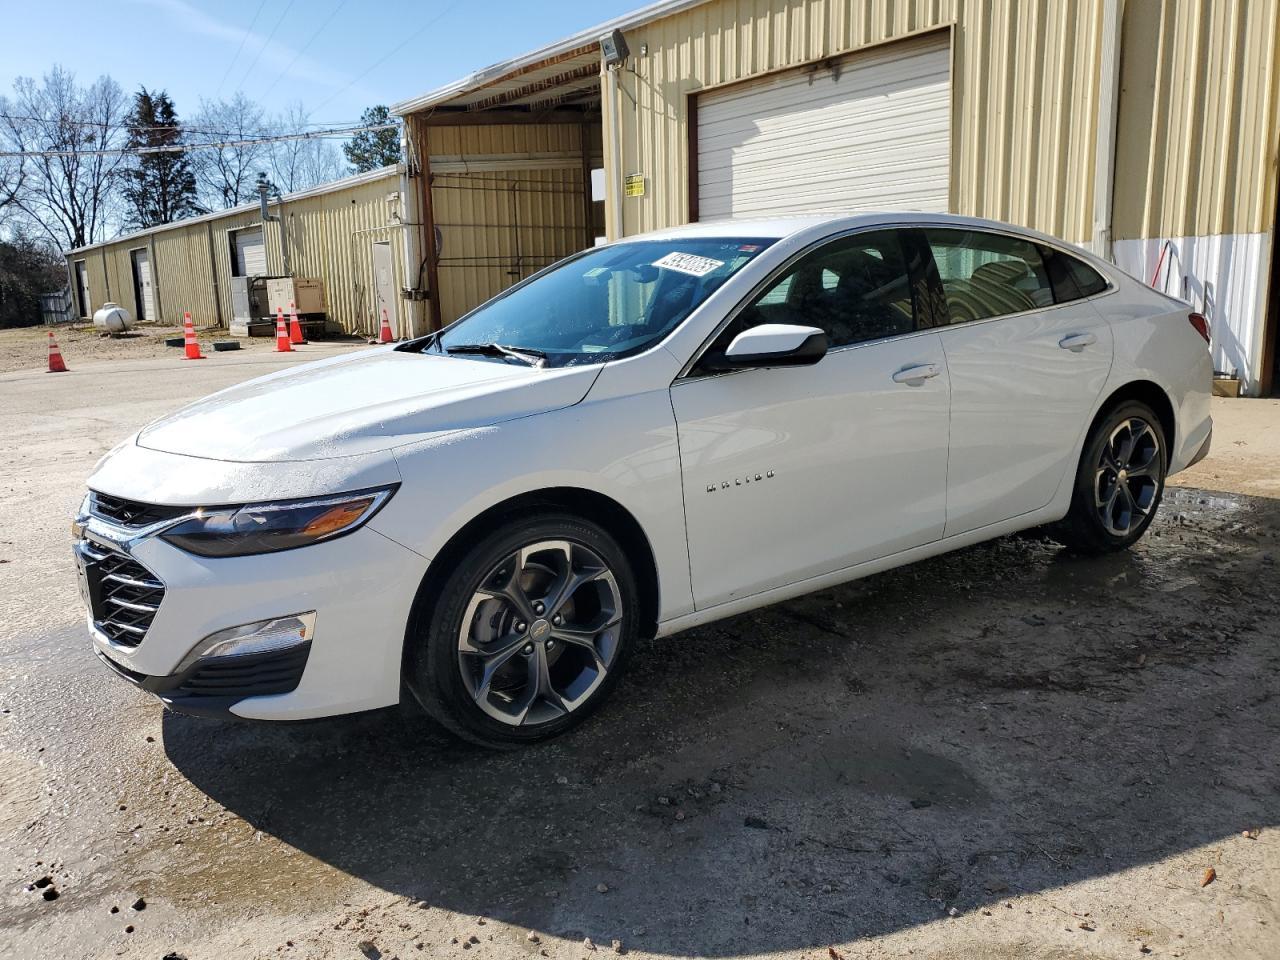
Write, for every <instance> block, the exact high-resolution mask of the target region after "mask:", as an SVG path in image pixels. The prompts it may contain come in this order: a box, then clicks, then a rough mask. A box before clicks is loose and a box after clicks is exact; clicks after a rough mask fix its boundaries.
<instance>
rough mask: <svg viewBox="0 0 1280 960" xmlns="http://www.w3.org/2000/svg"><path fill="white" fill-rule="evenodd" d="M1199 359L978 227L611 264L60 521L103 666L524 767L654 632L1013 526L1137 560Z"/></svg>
mask: <svg viewBox="0 0 1280 960" xmlns="http://www.w3.org/2000/svg"><path fill="white" fill-rule="evenodd" d="M1207 337H1208V333H1207V329H1206V327H1205V322H1204V319H1203V318H1202V317H1200V316H1199V315H1197V314H1194V313H1189V312H1188V307H1187V305H1186V304H1184V303H1182V302H1180V301H1177V300H1173V299H1171V298H1169V297H1167V296H1164V295H1162V294H1160V293H1157V292H1155V291H1154V290H1151V289H1149V288H1148V287H1146V286H1144V285H1143V284H1141V283H1139V282H1137V281H1135V280H1133V279H1132V278H1130V277H1128V276H1126V275H1124V274H1123V273H1121V272H1119V271H1118V270H1117V269H1116V268H1115V267H1114V266H1112V265H1111V264H1109V263H1106V262H1104V261H1101V260H1098V259H1096V258H1094V257H1092V256H1090V255H1088V254H1086V253H1084V252H1083V251H1081V250H1079V249H1077V248H1074V247H1068V246H1064V245H1063V244H1062V243H1060V242H1059V241H1056V240H1054V239H1052V238H1050V237H1047V236H1042V235H1040V234H1036V233H1032V232H1029V231H1026V230H1021V229H1018V228H1014V227H1009V226H1005V225H1001V224H997V223H991V222H987V221H982V220H974V219H968V218H960V217H947V216H925V215H916V214H906V215H901V214H900V215H886V214H880V215H870V214H869V215H861V216H847V217H827V218H813V219H795V220H770V221H758V222H721V223H715V224H702V225H695V226H690V227H683V228H679V229H675V230H669V231H665V232H661V233H656V234H650V235H648V236H642V237H635V238H629V239H626V240H623V241H620V242H617V243H613V244H609V245H607V246H601V247H596V248H594V249H591V250H586V251H584V252H582V253H580V254H578V255H576V256H573V257H570V258H569V259H567V260H565V261H563V262H561V263H558V264H556V265H554V266H552V267H549V268H548V269H546V270H544V271H542V272H541V273H539V274H537V275H536V276H534V277H531V278H530V279H528V280H525V281H524V282H522V283H519V284H517V285H515V286H513V287H512V288H511V289H510V290H508V291H507V292H505V293H504V294H502V295H501V296H499V297H497V298H496V299H494V300H492V301H490V302H489V303H487V304H485V305H484V306H482V307H479V308H478V309H476V310H475V311H473V312H472V313H470V314H469V315H468V316H466V317H464V318H462V319H461V320H459V321H457V322H456V323H454V324H452V325H451V326H449V327H447V328H446V329H445V330H444V331H442V332H441V333H439V334H435V335H432V336H430V337H426V338H422V339H418V340H414V341H410V342H407V343H402V344H399V345H396V346H393V347H387V348H383V349H376V350H371V351H369V352H367V353H362V354H359V355H347V356H342V357H339V358H334V359H330V360H324V361H320V362H317V363H311V364H307V365H305V366H300V367H294V368H292V369H288V370H283V371H281V372H278V373H275V374H272V375H270V376H266V377H262V378H260V379H257V380H253V381H250V382H248V383H244V384H241V385H239V386H236V387H232V388H231V389H228V390H224V391H222V392H221V393H216V394H214V395H213V396H211V397H208V398H206V399H204V400H202V401H199V402H198V403H195V404H192V405H191V406H188V407H186V408H185V409H182V410H179V411H178V412H176V413H174V414H173V415H171V416H169V417H166V418H164V419H162V420H159V421H157V422H156V423H153V424H151V425H150V426H148V427H146V428H145V429H143V430H142V431H141V432H139V433H138V434H137V435H136V436H134V437H131V438H130V439H128V440H127V441H125V442H124V443H123V444H121V445H120V446H119V447H117V448H116V449H115V450H114V451H112V452H111V453H110V454H109V455H108V456H106V457H105V458H104V459H103V460H102V462H101V463H100V464H99V465H98V466H97V468H96V470H95V472H94V474H93V476H92V477H91V478H90V480H89V488H90V492H89V494H88V496H87V497H86V499H85V502H84V505H83V507H82V509H81V512H80V515H79V516H78V517H77V519H76V524H75V530H76V532H77V540H76V544H75V552H76V557H77V561H78V563H77V566H78V569H79V571H80V581H81V590H82V594H83V596H84V598H85V601H86V603H87V605H88V607H89V624H90V629H91V631H92V635H93V642H94V647H95V650H96V652H97V653H98V655H99V657H100V658H101V659H102V661H103V662H104V663H105V664H106V665H107V666H109V667H110V668H111V669H112V670H114V671H115V672H116V673H117V674H119V675H120V676H122V677H125V678H126V679H128V680H130V681H131V682H133V683H135V684H137V685H138V686H140V687H142V688H144V689H146V690H149V691H151V692H152V693H154V694H156V695H157V696H158V697H159V698H160V699H161V700H163V701H164V702H165V703H166V704H167V705H169V706H170V707H172V708H174V709H177V710H181V711H184V712H190V713H197V714H205V715H214V716H236V717H244V718H255V719H261V720H293V719H301V718H308V717H319V716H326V715H331V714H339V713H346V712H351V711H357V710H367V709H372V708H377V707H384V706H387V705H390V704H394V703H397V702H398V701H399V700H400V697H401V691H402V689H403V690H408V691H410V692H411V693H412V696H413V697H414V698H416V700H417V701H418V702H420V703H421V705H422V706H423V707H425V708H426V710H427V711H428V712H429V713H430V714H431V715H432V716H434V717H435V718H436V719H437V720H439V721H440V722H441V723H442V724H444V725H445V726H446V727H448V728H449V729H450V730H452V731H454V732H455V733H457V734H459V735H461V736H463V737H466V738H468V739H470V740H473V741H476V742H479V743H482V744H486V745H491V746H509V745H513V744H520V743H525V742H529V741H533V740H539V739H542V738H545V737H549V736H553V735H555V734H558V733H561V732H563V731H565V730H567V729H568V728H570V727H572V726H573V725H575V724H576V723H578V722H579V721H581V720H582V719H583V718H584V717H585V716H586V715H587V714H588V713H589V712H591V710H593V709H594V708H595V707H596V706H598V705H599V704H600V702H601V701H602V700H604V699H605V697H606V696H607V695H608V693H609V691H610V690H611V689H612V687H613V686H614V685H615V684H616V683H617V681H618V679H619V676H620V674H621V672H622V669H623V667H624V666H625V664H626V661H627V657H628V655H629V654H630V653H631V651H632V649H633V648H634V647H635V646H636V642H637V638H639V637H641V636H645V635H648V636H655V635H656V636H664V635H669V634H674V633H678V632H679V631H682V630H686V629H688V628H690V627H694V626H697V625H699V624H703V623H707V622H709V621H712V620H716V619H719V618H721V617H727V616H732V615H734V614H738V613H742V612H743V611H746V610H750V609H752V608H755V607H759V606H762V605H764V604H769V603H774V602H776V601H779V600H785V599H787V598H789V597H794V596H797V595H799V594H803V593H807V592H810V591H813V590H820V589H822V588H824V587H828V586H831V585H833V584H836V583H840V582H842V581H846V580H851V579H853V578H856V577H863V576H866V575H868V574H871V573H875V572H878V571H881V570H885V569H887V568H890V567H895V566H898V565H901V564H905V563H911V562H913V561H916V560H919V559H922V558H924V557H929V556H932V555H934V554H938V553H942V552H944V551H947V550H954V549H957V548H959V547H964V546H967V545H969V544H973V543H977V542H979V541H982V540H987V539H989V538H991V537H998V536H1002V535H1005V534H1009V533H1013V532H1014V531H1018V530H1022V529H1026V528H1030V527H1045V528H1046V529H1047V530H1048V531H1049V532H1051V533H1052V535H1054V536H1056V537H1057V538H1059V539H1060V540H1061V541H1062V542H1063V543H1064V544H1066V545H1068V546H1069V547H1070V548H1073V549H1076V550H1078V551H1083V552H1087V553H1101V552H1105V551H1110V550H1120V549H1123V548H1125V547H1128V546H1129V545H1130V544H1132V543H1133V542H1134V541H1135V540H1137V539H1138V538H1139V537H1141V536H1142V534H1143V532H1144V531H1145V530H1146V529H1147V527H1148V525H1149V524H1150V523H1151V521H1152V518H1153V516H1154V515H1155V512H1156V509H1157V508H1158V506H1159V504H1160V498H1161V494H1162V492H1163V489H1164V482H1165V478H1166V477H1167V476H1169V475H1170V474H1172V473H1175V472H1177V471H1179V470H1182V469H1183V468H1185V467H1187V466H1189V465H1190V464H1192V463H1195V462H1196V461H1197V460H1198V459H1200V458H1201V457H1203V456H1204V455H1205V454H1206V453H1207V451H1208V448H1209V440H1210V434H1211V429H1212V426H1211V422H1210V418H1209V393H1210V380H1211V376H1212V370H1211V365H1210V359H1209V352H1208V350H1207V349H1206V341H1207Z"/></svg>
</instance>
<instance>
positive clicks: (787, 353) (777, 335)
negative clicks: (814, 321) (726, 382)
mask: <svg viewBox="0 0 1280 960" xmlns="http://www.w3.org/2000/svg"><path fill="white" fill-rule="evenodd" d="M826 355H827V335H826V333H824V332H823V331H822V330H820V329H818V328H817V327H802V326H798V325H796V324H790V323H762V324H760V325H759V326H756V327H751V328H750V329H748V330H743V331H742V333H740V334H738V335H737V336H736V337H734V338H733V342H732V343H730V344H729V347H728V349H726V350H725V351H724V352H723V353H718V352H717V353H716V354H715V355H711V354H708V355H707V356H705V357H704V358H703V362H702V363H701V364H700V365H701V366H702V367H703V368H704V369H706V370H714V371H726V370H745V369H750V368H753V367H754V368H760V367H803V366H809V365H811V364H815V363H817V362H818V361H819V360H821V359H822V358H823V357H825V356H826Z"/></svg>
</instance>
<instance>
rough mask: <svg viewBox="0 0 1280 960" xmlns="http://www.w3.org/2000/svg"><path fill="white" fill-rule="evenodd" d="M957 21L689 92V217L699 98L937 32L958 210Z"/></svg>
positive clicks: (693, 208) (694, 211)
mask: <svg viewBox="0 0 1280 960" xmlns="http://www.w3.org/2000/svg"><path fill="white" fill-rule="evenodd" d="M955 32H956V22H955V21H952V22H951V23H947V24H943V25H942V26H930V27H926V28H925V29H923V30H912V31H909V32H907V33H903V34H900V35H898V36H896V37H888V38H886V39H884V40H877V41H875V42H874V43H867V44H863V45H861V46H858V47H853V48H852V49H849V50H842V51H840V52H839V53H836V54H833V55H832V56H829V57H820V58H818V59H816V60H805V61H803V62H801V63H796V64H789V65H788V66H785V67H775V68H774V69H772V70H763V71H761V72H760V73H753V74H751V75H750V76H748V77H741V78H739V79H737V80H730V81H727V82H726V83H717V84H712V85H710V86H706V87H701V88H700V89H698V90H693V91H691V92H690V93H688V94H686V95H685V117H686V124H685V132H686V138H685V167H686V169H687V170H688V182H687V190H686V193H687V194H688V217H689V220H688V222H689V223H697V222H698V221H699V202H698V98H699V97H701V96H704V95H706V94H709V93H721V92H723V91H725V90H731V89H733V88H734V87H743V86H746V85H748V84H753V83H759V82H760V81H762V80H767V79H771V78H775V77H779V76H783V75H786V74H790V73H804V72H807V71H816V70H832V69H836V68H838V67H839V66H841V65H842V64H843V63H844V62H846V61H848V60H849V59H850V58H852V57H856V56H857V55H859V54H863V53H869V52H871V51H874V50H881V49H883V48H885V47H889V46H893V45H896V44H907V43H911V42H913V41H920V40H921V39H922V38H926V37H929V36H936V37H938V39H942V38H943V37H944V36H945V39H946V43H947V60H948V76H949V78H950V80H949V84H948V98H949V101H950V104H949V110H948V113H949V118H948V119H949V124H948V136H947V139H948V152H949V156H950V158H951V169H950V171H949V174H950V175H949V177H948V181H947V209H948V211H949V212H954V209H955V208H954V204H955V190H954V186H955V182H954V180H955V158H956V155H957V151H956V103H955V95H956V86H955V79H956V37H955Z"/></svg>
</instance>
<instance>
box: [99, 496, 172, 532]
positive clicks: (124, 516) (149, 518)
mask: <svg viewBox="0 0 1280 960" xmlns="http://www.w3.org/2000/svg"><path fill="white" fill-rule="evenodd" d="M89 512H90V513H92V514H93V515H94V516H95V517H102V518H103V519H104V520H110V521H112V522H113V523H118V524H122V525H123V526H126V527H145V526H147V525H149V524H152V523H159V522H160V521H161V520H172V519H174V518H175V517H180V516H182V515H183V514H185V513H190V512H191V507H162V506H158V505H157V504H154V503H142V502H141V501H139V500H125V499H124V498H122V497H113V496H111V495H110V494H106V493H98V492H97V491H96V490H94V491H92V492H91V493H90V500H89Z"/></svg>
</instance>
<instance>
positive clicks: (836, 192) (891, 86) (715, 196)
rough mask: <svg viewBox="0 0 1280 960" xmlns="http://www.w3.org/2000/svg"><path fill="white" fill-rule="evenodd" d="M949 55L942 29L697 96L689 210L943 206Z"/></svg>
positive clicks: (709, 213)
mask: <svg viewBox="0 0 1280 960" xmlns="http://www.w3.org/2000/svg"><path fill="white" fill-rule="evenodd" d="M950 63H951V53H950V41H949V35H948V34H945V33H943V34H937V35H930V36H928V37H922V38H920V39H916V40H909V41H903V42H902V43H895V44H889V45H887V46H885V47H882V48H878V49H876V50H870V51H867V52H865V53H856V54H852V55H850V56H847V57H844V58H842V59H841V60H839V61H837V63H836V64H835V66H834V68H833V67H832V66H830V65H827V64H824V65H822V66H820V67H815V68H799V69H796V70H789V71H786V72H784V73H779V74H775V75H772V76H768V77H763V78H761V79H759V80H753V81H747V82H744V83H739V84H734V85H732V86H729V87H726V88H724V89H723V90H710V91H708V92H706V93H703V94H699V95H698V98H697V104H696V114H695V120H694V122H695V123H696V125H697V129H696V135H697V151H698V157H697V164H698V166H697V170H698V174H697V189H698V194H697V211H698V218H699V219H701V220H714V219H718V218H723V217H748V216H757V217H759V216H783V215H787V214H797V213H815V212H821V211H831V210H924V211H928V212H935V213H936V212H946V210H947V208H948V197H949V193H950V189H949V188H950V179H951V69H950Z"/></svg>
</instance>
